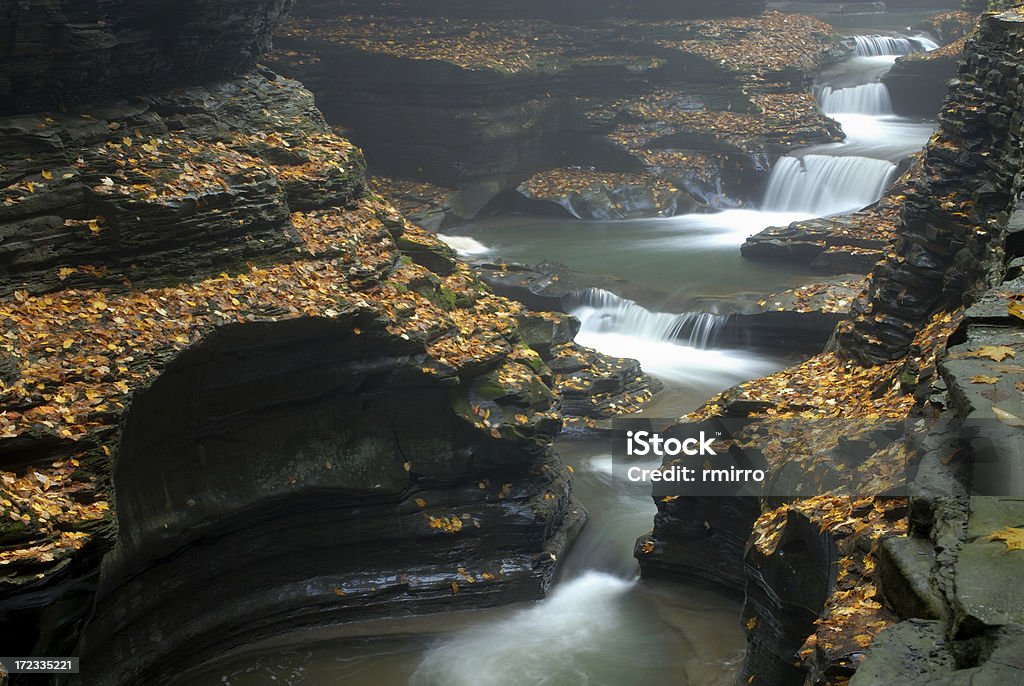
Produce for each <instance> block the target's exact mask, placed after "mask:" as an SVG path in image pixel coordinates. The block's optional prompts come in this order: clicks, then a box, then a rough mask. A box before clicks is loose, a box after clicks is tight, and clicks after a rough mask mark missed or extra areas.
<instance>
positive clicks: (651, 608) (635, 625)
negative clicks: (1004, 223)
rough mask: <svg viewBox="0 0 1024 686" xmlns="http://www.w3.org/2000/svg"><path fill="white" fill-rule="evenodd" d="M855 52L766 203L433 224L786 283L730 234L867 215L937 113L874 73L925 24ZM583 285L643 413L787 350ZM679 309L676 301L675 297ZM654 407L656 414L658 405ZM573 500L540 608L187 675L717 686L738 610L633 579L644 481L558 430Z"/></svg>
mask: <svg viewBox="0 0 1024 686" xmlns="http://www.w3.org/2000/svg"><path fill="white" fill-rule="evenodd" d="M855 41H856V46H857V55H856V56H853V57H851V58H850V59H847V60H845V61H844V62H842V63H841V64H839V65H835V66H834V67H832V68H831V69H830V70H829V71H827V72H826V73H824V74H822V77H821V79H820V80H819V84H818V86H817V88H816V93H817V95H818V98H819V101H820V102H821V104H822V106H823V109H825V111H826V112H828V113H829V114H830V115H832V116H833V117H834V118H836V119H837V120H838V121H839V122H840V123H841V124H842V126H843V128H844V130H845V132H846V133H847V139H846V140H845V141H843V142H842V143H836V144H830V145H819V146H814V147H812V148H808V149H804V150H801V151H798V152H796V153H794V154H792V155H790V156H786V157H783V158H782V159H781V160H779V161H778V162H777V163H776V165H775V166H774V168H773V171H772V174H771V177H770V180H769V183H768V188H767V192H766V194H765V197H764V199H763V202H762V203H761V204H760V208H759V209H741V210H727V211H723V212H719V213H716V214H707V215H685V216H681V217H674V218H670V219H658V220H653V219H652V220H637V221H629V222H586V223H584V222H578V221H568V220H564V221H563V220H553V219H535V218H504V219H498V220H492V221H487V222H481V223H478V224H476V225H474V226H470V227H465V228H464V229H463V230H460V231H459V234H460V235H449V236H442V238H443V239H444V240H446V241H447V242H449V244H451V245H452V246H453V247H454V248H456V249H457V250H458V251H460V252H461V253H463V254H464V255H467V256H489V257H495V258H497V257H500V258H505V259H509V260H515V261H523V262H534V263H535V262H538V261H541V260H545V259H551V260H558V261H561V262H564V263H566V264H568V265H569V266H570V267H572V268H574V269H576V270H578V271H584V272H594V273H600V274H609V275H614V276H617V277H619V278H621V279H625V280H626V281H629V282H631V283H635V284H637V285H639V286H643V287H646V288H649V289H657V290H658V291H660V292H662V293H664V294H665V298H666V302H667V301H669V300H671V301H673V302H674V303H676V304H677V305H678V304H679V303H684V302H685V301H686V298H685V297H683V296H685V294H694V293H699V294H701V295H732V294H737V293H741V292H746V291H756V292H760V293H766V292H772V291H777V290H780V289H782V288H787V287H790V286H792V285H795V284H796V283H799V282H800V281H801V279H802V277H801V275H799V274H795V275H794V274H792V273H791V272H790V271H787V270H784V269H779V268H774V267H771V266H763V265H757V264H752V263H747V262H743V261H742V260H741V259H740V257H739V254H738V250H737V246H738V245H739V244H740V243H741V242H742V241H743V240H744V239H745V238H746V237H747V236H748V235H750V234H752V233H756V232H757V231H760V230H761V229H763V228H764V227H766V226H770V225H779V224H785V223H788V222H790V221H794V220H796V219H800V218H808V217H813V216H822V215H828V214H835V213H840V212H846V211H850V210H856V209H859V208H861V207H863V206H865V205H868V204H870V203H872V202H874V201H876V200H877V199H878V198H879V197H880V195H881V194H882V192H883V190H884V188H885V186H886V185H887V184H888V183H889V182H890V181H891V180H892V179H893V176H894V174H895V171H896V168H897V167H896V165H897V163H898V162H899V161H900V160H901V159H902V158H903V157H905V156H906V155H908V154H910V153H911V152H913V151H915V150H917V149H919V148H920V147H921V145H923V144H924V142H925V141H926V140H927V138H928V136H929V135H930V132H931V129H932V126H933V124H932V123H930V122H918V121H911V120H906V119H901V118H898V117H894V116H893V115H892V113H891V106H890V104H889V98H888V93H887V92H885V86H884V85H882V84H881V83H880V82H879V80H878V79H879V77H880V76H881V75H882V74H884V73H885V71H886V70H887V69H888V68H889V67H891V65H892V63H893V60H894V59H895V55H901V54H907V53H909V52H913V51H916V50H927V49H932V48H934V47H935V44H934V43H932V42H931V41H930V40H929V39H927V38H926V37H924V36H915V35H905V36H894V35H890V34H881V33H880V34H878V35H861V36H857V37H856V38H855ZM644 304H645V305H646V307H645V306H641V305H640V304H638V303H637V302H633V301H631V300H627V299H624V298H621V297H619V296H616V295H614V294H612V293H608V292H606V291H601V290H591V291H586V292H582V293H579V294H578V295H577V297H576V298H575V300H574V301H573V302H572V303H571V308H570V309H571V311H572V313H573V314H574V315H575V316H577V317H578V318H579V319H580V322H581V325H582V328H581V331H580V334H579V336H578V341H579V342H580V343H582V344H584V345H589V346H592V347H594V348H596V349H598V350H601V351H603V352H606V353H608V354H612V355H618V356H628V357H634V358H637V359H639V360H640V361H641V363H642V364H643V367H644V369H645V370H646V371H648V372H649V373H652V374H654V375H655V376H657V377H659V378H661V379H662V380H663V381H664V382H665V383H666V390H665V391H663V392H662V393H661V394H659V396H658V398H657V400H656V402H655V404H654V407H653V409H651V410H648V415H649V416H654V417H657V416H661V417H676V416H679V415H680V414H682V413H684V412H686V411H688V410H690V409H693V408H694V407H696V406H698V405H699V404H700V402H702V401H703V400H704V399H706V398H707V397H708V396H710V395H712V394H714V393H716V392H718V391H720V390H723V389H724V388H727V387H729V386H731V385H733V384H734V383H736V382H738V381H741V380H744V379H748V378H753V377H756V376H760V375H762V374H765V373H769V372H771V371H773V370H776V369H779V368H781V367H783V366H785V364H786V362H785V360H781V359H776V358H770V357H766V356H763V355H758V354H754V353H752V352H750V351H739V350H724V349H720V348H719V347H717V346H716V333H717V331H718V329H719V327H720V326H721V323H722V319H721V318H720V317H716V316H715V315H710V314H698V313H689V314H687V313H683V314H670V313H667V312H659V311H657V308H656V307H655V306H654V305H652V303H650V302H645V303H644ZM674 311H675V312H680V311H681V310H679V309H675V310H674ZM659 413H660V414H659ZM556 447H557V448H558V450H559V452H560V454H561V455H562V457H563V459H564V460H565V461H566V462H567V463H568V464H570V465H572V466H573V467H574V469H575V474H576V483H575V494H576V497H577V499H578V500H579V501H580V502H581V503H582V504H583V505H584V506H585V507H587V509H588V510H589V511H590V513H591V520H590V522H589V524H588V525H587V527H586V528H585V529H584V531H583V533H582V534H581V536H580V539H579V540H578V541H577V542H576V544H575V545H574V547H573V549H572V551H571V552H570V554H569V555H568V557H567V559H566V560H564V561H563V567H562V572H561V580H560V582H559V584H558V586H557V587H556V589H555V590H554V592H553V593H552V595H551V596H550V597H549V598H548V599H546V600H544V601H542V602H539V603H535V604H530V605H527V606H521V607H513V608H502V609H495V610H487V611H479V612H452V613H446V614H442V615H433V616H427V617H419V618H400V619H389V620H381V621H377V622H369V623H364V624H358V625H345V626H342V627H336V628H333V629H320V630H315V631H307V632H305V633H301V634H298V633H297V634H294V635H291V636H288V637H285V638H284V639H283V640H282V641H278V642H277V643H275V644H274V645H264V646H261V647H260V648H259V649H254V650H250V651H249V652H246V653H243V654H240V655H238V656H237V657H235V658H234V659H231V660H224V661H222V662H220V663H219V664H217V665H214V666H213V667H211V670H210V671H209V672H208V673H207V674H206V675H204V676H202V677H198V678H190V681H189V683H193V684H199V685H200V686H204V685H209V686H213V685H214V684H232V685H235V686H265V685H267V684H274V683H282V684H304V685H306V684H308V685H315V686H321V685H324V686H326V685H328V684H331V685H334V684H345V685H346V686H349V685H350V686H400V685H406V684H408V685H409V686H579V685H588V686H634V685H635V686H641V685H643V686H660V685H662V684H665V685H666V686H667V685H669V684H672V685H674V686H724V685H725V684H731V683H733V681H734V679H735V676H736V674H737V670H738V666H739V660H740V657H741V655H742V649H743V636H742V631H741V630H740V627H739V626H738V623H739V622H738V611H739V606H738V604H736V603H735V602H733V601H730V600H726V599H723V598H720V597H718V596H716V595H714V594H709V593H707V592H705V591H698V590H696V589H687V588H681V587H679V586H672V587H670V588H669V587H663V586H660V585H659V584H654V583H644V584H639V583H638V582H637V580H636V564H635V562H634V560H633V559H632V547H633V541H634V540H635V538H636V536H637V535H639V534H641V533H644V532H645V531H647V530H649V529H650V527H651V521H652V516H653V514H654V511H655V508H654V505H653V503H652V501H651V498H650V496H649V493H648V492H647V491H646V490H645V489H644V488H643V487H642V486H638V485H635V484H630V483H628V482H625V481H622V480H621V477H619V476H617V474H616V473H615V472H613V470H612V469H611V456H610V454H609V453H608V447H607V444H606V443H605V442H603V441H601V440H600V439H597V438H573V437H569V436H563V437H561V438H559V440H558V441H557V443H556Z"/></svg>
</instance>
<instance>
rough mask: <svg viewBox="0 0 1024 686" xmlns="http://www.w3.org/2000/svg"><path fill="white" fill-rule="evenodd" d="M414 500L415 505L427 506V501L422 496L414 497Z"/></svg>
mask: <svg viewBox="0 0 1024 686" xmlns="http://www.w3.org/2000/svg"><path fill="white" fill-rule="evenodd" d="M414 502H415V503H416V504H417V505H419V506H420V507H426V506H427V501H426V500H424V499H423V498H416V500H415V501H414Z"/></svg>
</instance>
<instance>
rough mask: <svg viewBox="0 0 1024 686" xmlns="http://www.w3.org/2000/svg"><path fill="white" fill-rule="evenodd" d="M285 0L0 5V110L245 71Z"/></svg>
mask: <svg viewBox="0 0 1024 686" xmlns="http://www.w3.org/2000/svg"><path fill="white" fill-rule="evenodd" d="M291 5H292V0H258V2H256V3H252V2H247V1H245V0H229V1H228V2H216V1H209V0H191V1H190V2H188V3H186V4H184V5H178V6H174V7H171V6H168V5H164V4H163V3H160V2H150V3H137V2H126V1H125V0H105V1H104V2H98V3H87V4H81V3H72V2H63V1H62V2H49V1H48V0H27V1H26V2H18V3H5V4H4V6H3V8H0V26H2V27H3V29H2V30H0V113H2V114H9V113H11V112H32V111H41V110H44V109H60V108H62V107H65V106H71V105H74V104H76V103H80V102H82V101H84V100H89V101H96V100H99V99H102V98H104V97H110V96H112V97H118V98H121V97H124V96H126V95H131V94H135V93H146V92H153V91H154V90H158V89H165V88H168V87H171V86H174V85H178V84H182V83H189V82H194V81H195V79H196V76H197V75H199V74H202V77H203V78H204V79H207V80H209V81H215V80H218V79H223V78H225V77H229V76H232V75H235V74H238V73H240V72H241V71H244V70H247V69H251V68H252V67H253V66H254V65H255V64H256V58H257V57H258V56H259V55H260V54H262V53H264V52H266V51H267V50H268V49H269V47H270V35H271V33H272V32H273V30H274V28H275V27H276V26H277V24H278V21H279V20H280V19H281V17H282V16H283V15H284V13H285V12H286V11H287V10H288V9H289V8H290V7H291Z"/></svg>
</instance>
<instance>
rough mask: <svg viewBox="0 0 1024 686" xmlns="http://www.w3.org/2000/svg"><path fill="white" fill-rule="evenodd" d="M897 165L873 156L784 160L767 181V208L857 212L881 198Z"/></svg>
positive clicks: (820, 156)
mask: <svg viewBox="0 0 1024 686" xmlns="http://www.w3.org/2000/svg"><path fill="white" fill-rule="evenodd" d="M895 172H896V165H895V164H893V163H892V162H889V161H888V160H878V159H873V158H870V157H854V156H849V157H833V156H828V155H804V156H803V157H790V156H786V157H782V158H781V159H779V161H778V162H777V163H776V164H775V168H774V169H773V170H772V174H771V177H769V179H768V191H767V192H766V193H765V200H764V209H765V210H767V211H769V212H807V213H809V214H813V215H817V216H826V215H830V214H838V213H840V212H848V211H851V210H858V209H861V208H863V207H866V206H868V205H870V204H871V203H873V202H875V201H877V200H878V199H879V198H880V197H882V192H883V191H884V190H885V188H886V186H888V185H889V181H890V180H891V179H892V176H893V174H894V173H895Z"/></svg>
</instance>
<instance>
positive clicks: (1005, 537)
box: [985, 526, 1024, 551]
mask: <svg viewBox="0 0 1024 686" xmlns="http://www.w3.org/2000/svg"><path fill="white" fill-rule="evenodd" d="M985 540H986V541H1002V542H1003V543H1005V544H1006V550H1007V551H1010V550H1024V529H1018V528H1017V527H1013V526H1010V527H1007V528H1005V529H999V530H998V531H993V532H992V533H990V534H989V535H988V536H986V537H985Z"/></svg>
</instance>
